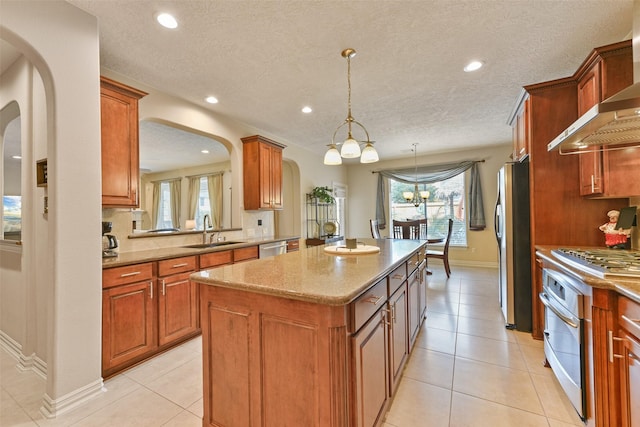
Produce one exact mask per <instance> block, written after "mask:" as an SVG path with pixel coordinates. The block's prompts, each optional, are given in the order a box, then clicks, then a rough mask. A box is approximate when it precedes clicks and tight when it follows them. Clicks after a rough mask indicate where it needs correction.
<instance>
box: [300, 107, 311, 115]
mask: <svg viewBox="0 0 640 427" xmlns="http://www.w3.org/2000/svg"><path fill="white" fill-rule="evenodd" d="M312 111H313V109H312V108H311V107H308V106H307V107H302V112H303V113H305V114H309V113H310V112H312Z"/></svg>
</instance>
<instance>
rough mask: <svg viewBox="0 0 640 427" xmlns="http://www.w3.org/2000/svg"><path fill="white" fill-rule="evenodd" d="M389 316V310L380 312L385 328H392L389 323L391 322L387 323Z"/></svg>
mask: <svg viewBox="0 0 640 427" xmlns="http://www.w3.org/2000/svg"><path fill="white" fill-rule="evenodd" d="M388 314H389V309H385V310H382V311H381V312H380V315H381V316H382V323H383V324H384V325H385V326H389V327H391V323H389V322H388V321H387V315H388Z"/></svg>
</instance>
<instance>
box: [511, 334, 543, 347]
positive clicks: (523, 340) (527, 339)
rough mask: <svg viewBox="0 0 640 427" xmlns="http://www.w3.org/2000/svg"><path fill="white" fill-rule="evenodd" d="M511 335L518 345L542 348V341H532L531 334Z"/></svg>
mask: <svg viewBox="0 0 640 427" xmlns="http://www.w3.org/2000/svg"><path fill="white" fill-rule="evenodd" d="M513 334H514V335H515V337H516V341H517V342H518V344H520V345H528V346H531V347H538V348H544V341H542V340H536V339H533V337H532V336H531V332H522V331H513Z"/></svg>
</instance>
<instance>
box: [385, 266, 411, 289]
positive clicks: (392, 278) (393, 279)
mask: <svg viewBox="0 0 640 427" xmlns="http://www.w3.org/2000/svg"><path fill="white" fill-rule="evenodd" d="M405 280H407V263H404V264H402V265H401V266H400V267H398V268H396V269H395V270H393V272H392V273H391V274H389V295H391V294H392V293H394V292H395V291H396V289H398V288H399V287H400V286H401V285H402V284H403V283H404V281H405Z"/></svg>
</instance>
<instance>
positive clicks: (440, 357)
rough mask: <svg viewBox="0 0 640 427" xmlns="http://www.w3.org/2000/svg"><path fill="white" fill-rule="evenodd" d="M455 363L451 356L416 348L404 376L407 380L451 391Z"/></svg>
mask: <svg viewBox="0 0 640 427" xmlns="http://www.w3.org/2000/svg"><path fill="white" fill-rule="evenodd" d="M453 362H454V357H453V356H452V355H450V354H444V353H440V352H437V351H431V350H425V349H422V348H419V347H415V348H414V349H413V351H412V352H411V356H410V357H409V362H408V363H407V366H406V367H405V370H404V372H403V374H402V375H403V377H405V378H411V379H414V380H417V381H422V382H424V383H428V384H432V385H435V386H438V387H444V388H447V389H451V386H452V385H453Z"/></svg>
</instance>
